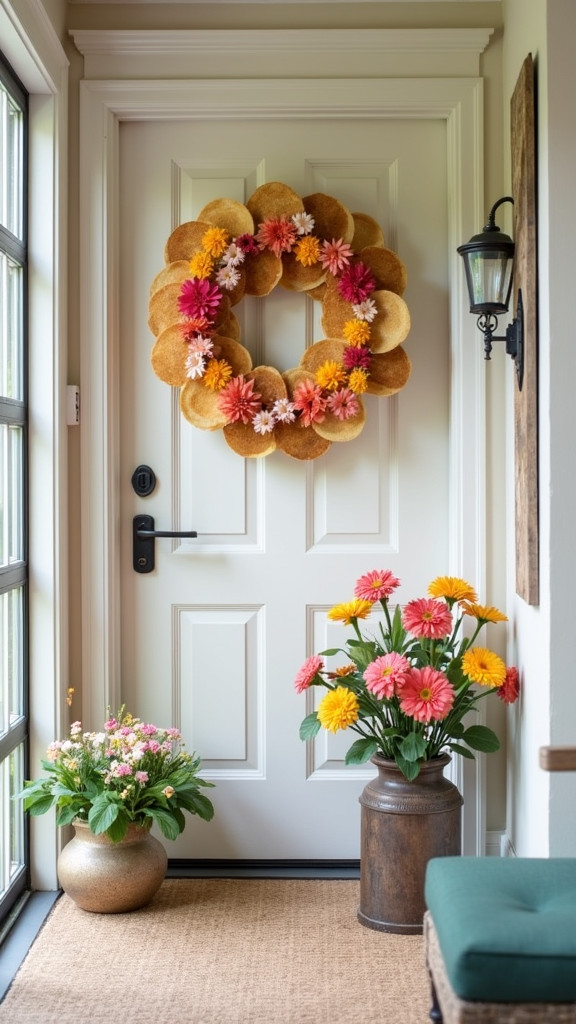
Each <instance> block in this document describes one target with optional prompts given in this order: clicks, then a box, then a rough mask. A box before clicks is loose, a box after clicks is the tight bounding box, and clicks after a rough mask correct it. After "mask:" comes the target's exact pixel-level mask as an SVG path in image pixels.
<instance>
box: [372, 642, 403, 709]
mask: <svg viewBox="0 0 576 1024" xmlns="http://www.w3.org/2000/svg"><path fill="white" fill-rule="evenodd" d="M409 670H410V662H409V661H408V659H407V658H403V657H402V655H401V654H398V653H397V652H396V651H392V652H391V653H390V654H384V655H383V656H382V657H381V658H376V659H375V660H374V661H373V662H372V663H371V664H370V665H368V668H367V669H366V671H365V672H364V680H365V682H366V689H367V690H370V692H371V693H374V694H375V695H376V696H377V697H380V698H382V697H393V696H394V694H395V692H396V690H397V688H398V687H399V686H401V685H402V683H403V682H404V679H405V676H406V673H407V672H409Z"/></svg>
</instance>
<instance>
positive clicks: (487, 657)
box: [462, 647, 506, 686]
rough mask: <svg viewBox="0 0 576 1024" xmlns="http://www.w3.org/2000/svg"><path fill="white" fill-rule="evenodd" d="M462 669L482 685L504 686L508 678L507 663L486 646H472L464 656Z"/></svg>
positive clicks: (473, 680) (474, 681)
mask: <svg viewBox="0 0 576 1024" xmlns="http://www.w3.org/2000/svg"><path fill="white" fill-rule="evenodd" d="M462 671H463V672H464V674H465V675H467V676H468V678H469V679H471V680H472V682H473V683H479V684H480V686H502V683H503V682H504V680H505V679H506V665H505V664H504V662H503V661H502V658H500V657H499V656H498V655H497V654H494V652H493V651H489V650H488V649H487V648H486V647H471V648H470V650H468V651H466V653H465V654H464V657H463V658H462Z"/></svg>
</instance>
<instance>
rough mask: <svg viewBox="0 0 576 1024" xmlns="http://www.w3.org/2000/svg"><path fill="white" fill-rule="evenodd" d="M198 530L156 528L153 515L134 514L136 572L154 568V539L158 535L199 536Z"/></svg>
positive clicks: (134, 562) (133, 532) (133, 544)
mask: <svg viewBox="0 0 576 1024" xmlns="http://www.w3.org/2000/svg"><path fill="white" fill-rule="evenodd" d="M197 536H198V534H197V532H196V530H184V531H174V530H155V529H154V517H153V516H144V515H142V516H134V518H133V520H132V566H133V568H134V572H152V570H153V569H154V540H155V538H156V537H197Z"/></svg>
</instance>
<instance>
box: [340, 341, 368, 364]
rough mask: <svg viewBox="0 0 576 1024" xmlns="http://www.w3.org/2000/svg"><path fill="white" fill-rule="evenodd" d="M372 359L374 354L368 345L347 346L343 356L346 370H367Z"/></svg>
mask: <svg viewBox="0 0 576 1024" xmlns="http://www.w3.org/2000/svg"><path fill="white" fill-rule="evenodd" d="M371 359H372V353H371V351H370V349H369V348H367V347H366V345H347V346H346V348H345V349H344V353H343V356H342V362H343V364H344V368H345V369H346V370H354V369H356V368H358V369H360V370H367V369H368V367H369V366H370V360H371Z"/></svg>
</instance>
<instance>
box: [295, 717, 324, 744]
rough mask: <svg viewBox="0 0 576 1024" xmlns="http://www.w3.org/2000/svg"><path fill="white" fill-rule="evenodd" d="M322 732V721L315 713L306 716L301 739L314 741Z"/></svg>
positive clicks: (301, 729)
mask: <svg viewBox="0 0 576 1024" xmlns="http://www.w3.org/2000/svg"><path fill="white" fill-rule="evenodd" d="M319 732H320V721H319V719H318V715H317V714H316V712H315V711H313V712H312V714H311V715H306V718H305V719H304V721H303V722H302V724H301V726H300V739H301V740H312V739H314V737H315V736H317V735H318V733H319Z"/></svg>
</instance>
